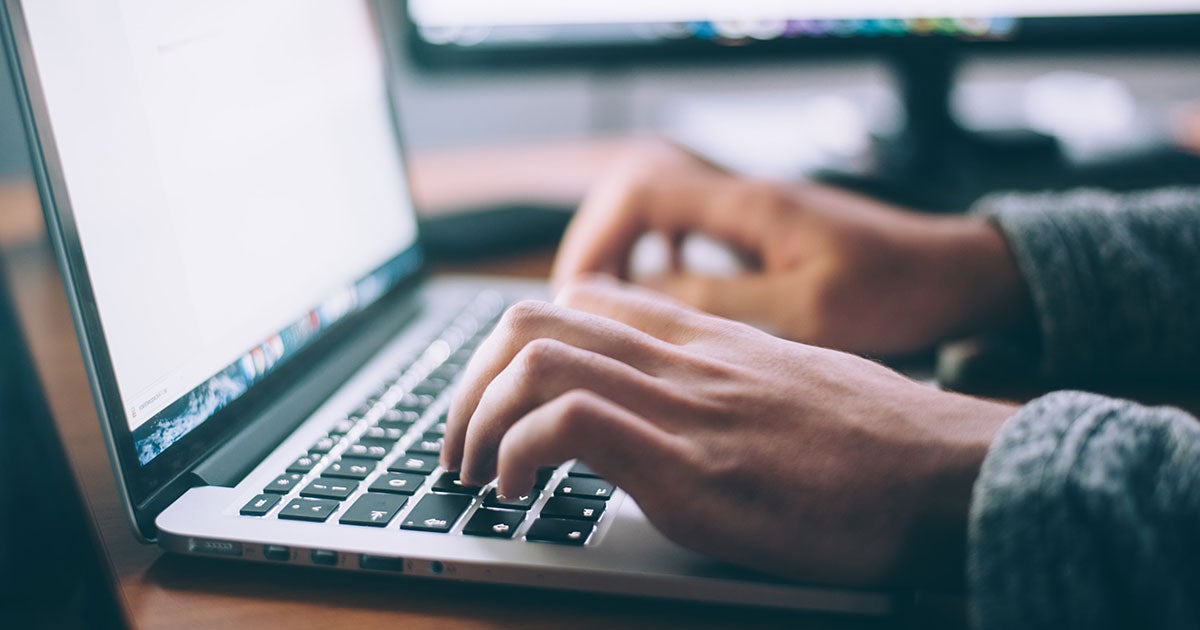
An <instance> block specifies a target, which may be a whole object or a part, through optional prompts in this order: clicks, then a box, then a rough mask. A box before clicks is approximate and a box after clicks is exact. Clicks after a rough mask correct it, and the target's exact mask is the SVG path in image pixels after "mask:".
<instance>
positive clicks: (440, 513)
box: [400, 494, 471, 533]
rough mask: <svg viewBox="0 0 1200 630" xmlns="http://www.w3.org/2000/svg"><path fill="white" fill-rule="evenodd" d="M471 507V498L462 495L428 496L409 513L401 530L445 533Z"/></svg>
mask: <svg viewBox="0 0 1200 630" xmlns="http://www.w3.org/2000/svg"><path fill="white" fill-rule="evenodd" d="M470 505H471V497H469V496H466V495H462V494H427V495H425V498H423V499H421V502H420V503H418V504H417V507H415V508H413V511H412V512H409V514H408V517H407V518H405V519H404V522H403V523H402V524H401V525H400V529H414V530H417V531H421V532H438V533H445V532H448V531H450V528H452V527H454V522H455V521H457V520H458V517H460V516H462V513H463V512H464V511H466V509H467V508H468V507H470Z"/></svg>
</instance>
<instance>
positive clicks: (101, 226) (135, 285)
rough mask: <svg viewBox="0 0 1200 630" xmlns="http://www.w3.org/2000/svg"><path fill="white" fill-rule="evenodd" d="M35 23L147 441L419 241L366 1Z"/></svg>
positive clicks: (33, 33)
mask: <svg viewBox="0 0 1200 630" xmlns="http://www.w3.org/2000/svg"><path fill="white" fill-rule="evenodd" d="M23 10H24V14H25V19H26V23H27V26H28V30H29V36H30V43H31V48H32V52H33V59H34V62H35V63H36V68H37V77H38V79H39V81H40V83H41V86H42V90H43V92H44V97H45V102H46V109H47V114H48V120H49V123H50V127H51V131H52V133H53V136H54V145H55V148H56V150H57V153H58V156H59V160H60V163H61V168H62V175H63V179H64V181H65V188H66V191H65V192H66V193H67V195H68V196H69V203H70V207H71V208H72V210H73V213H74V219H75V222H76V224H77V228H78V236H79V240H80V242H81V244H82V248H83V252H84V258H85V262H86V265H87V270H88V276H89V279H90V281H91V285H92V288H93V291H94V295H95V299H96V306H97V308H98V310H99V314H100V319H101V323H102V326H103V331H104V338H105V341H106V343H107V345H108V349H109V352H110V354H111V357H112V364H113V365H112V367H113V371H114V374H115V376H116V381H117V385H118V388H119V390H120V396H121V399H122V402H123V405H122V406H123V408H124V409H125V412H126V414H127V416H128V421H129V425H130V428H131V429H137V428H138V427H139V426H140V425H142V423H145V422H146V421H148V420H150V419H152V418H154V417H155V416H156V414H158V413H159V412H161V411H163V410H164V409H166V408H167V407H168V406H169V405H171V404H172V403H175V402H177V401H179V400H180V399H181V397H182V396H184V395H185V394H187V393H188V392H191V391H193V390H194V389H195V388H197V387H198V386H200V385H201V384H203V383H205V382H206V381H209V380H210V379H212V378H213V377H214V375H217V374H218V373H219V372H220V371H221V370H223V369H225V368H226V367H227V366H230V365H232V364H237V363H238V362H239V361H240V360H243V359H246V358H247V357H249V356H250V355H249V354H248V353H250V352H251V351H252V350H254V349H258V348H263V349H265V350H266V353H267V359H268V361H267V363H270V360H278V359H279V356H276V355H280V354H282V345H279V346H278V348H276V343H275V342H274V341H272V340H273V339H275V337H276V336H278V335H279V334H280V333H281V331H285V330H286V329H288V327H289V326H294V325H295V324H296V323H297V322H301V321H306V319H305V318H307V317H310V316H311V317H312V318H313V321H316V317H315V314H314V313H315V309H321V308H322V305H325V312H328V311H329V307H330V305H331V300H332V301H333V302H332V304H335V305H336V304H338V303H345V301H346V299H347V291H348V290H350V289H352V288H353V287H354V286H355V284H356V283H358V282H359V281H361V280H363V278H364V277H366V276H368V275H369V274H371V273H372V272H373V271H375V270H377V269H379V268H380V267H382V266H384V265H385V264H387V263H388V262H389V261H392V260H394V259H396V257H397V256H399V255H400V254H401V253H402V252H405V251H406V250H407V249H408V248H409V247H410V246H411V245H412V244H413V243H414V241H415V238H416V223H415V216H414V213H413V210H412V207H411V204H410V201H409V196H408V191H407V190H406V188H405V183H404V178H403V165H402V162H401V157H400V153H399V149H398V146H397V141H396V136H395V131H394V124H393V120H392V113H391V108H390V106H389V104H388V96H387V85H386V80H385V72H386V68H385V64H384V61H383V56H382V54H381V49H380V43H379V41H378V36H377V33H376V30H375V27H374V25H373V23H372V16H371V15H370V11H369V10H368V8H367V7H366V6H365V4H364V3H362V2H351V1H338V2H331V1H329V0H104V1H101V0H92V1H88V2H78V1H71V0H29V1H28V2H26V3H24V6H23ZM43 141H44V140H43ZM59 201H60V202H62V201H64V200H61V199H60V200H59ZM334 310H336V309H334ZM342 310H343V311H344V310H347V309H342ZM339 312H340V311H339ZM285 337H286V335H285ZM273 349H276V350H279V352H272V350H273ZM253 363H254V361H253V360H251V361H249V362H248V363H247V369H249V370H251V371H252V370H253V368H254V367H255V366H254V365H253ZM257 367H258V368H260V370H259V371H262V370H261V368H264V367H266V366H265V365H261V364H260V365H259V366H257ZM205 417H207V416H205ZM201 421H202V419H201ZM188 428H189V430H190V428H191V427H188ZM174 437H177V436H174ZM143 463H145V462H144V461H143Z"/></svg>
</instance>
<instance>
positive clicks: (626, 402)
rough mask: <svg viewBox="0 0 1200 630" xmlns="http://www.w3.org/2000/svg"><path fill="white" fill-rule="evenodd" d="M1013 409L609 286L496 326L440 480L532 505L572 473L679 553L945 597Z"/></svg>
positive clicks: (465, 396) (453, 421)
mask: <svg viewBox="0 0 1200 630" xmlns="http://www.w3.org/2000/svg"><path fill="white" fill-rule="evenodd" d="M1014 409H1015V408H1014V407H1012V406H1009V405H1004V404H999V403H995V402H990V401H986V400H980V399H975V398H970V397H967V396H961V395H958V394H953V393H949V392H944V391H940V390H938V389H935V388H932V387H929V386H926V385H923V384H919V383H916V382H914V381H912V380H910V379H908V378H906V377H904V376H901V375H900V374H897V373H896V372H893V371H891V370H889V369H887V368H885V367H883V366H882V365H879V364H878V363H875V362H873V361H869V360H866V359H863V358H861V357H856V356H853V355H849V354H845V353H842V352H836V351H833V350H827V349H823V348H813V347H810V346H805V345H801V344H796V343H792V342H789V341H786V340H783V339H779V338H778V337H774V336H771V335H768V334H766V333H764V332H762V331H761V330H757V329H754V328H751V327H750V326H746V325H744V324H739V323H736V322H731V321H729V320H726V319H721V318H718V317H713V316H711V315H706V314H703V313H700V312H697V311H695V310H693V309H691V308H688V307H686V306H683V305H680V304H679V303H677V302H675V301H673V300H670V299H668V298H665V297H663V296H662V295H661V294H658V293H654V292H651V291H646V290H644V289H638V288H635V287H628V286H623V285H618V284H617V283H613V282H605V281H590V282H575V283H572V284H571V285H569V286H568V287H566V288H564V290H563V291H561V292H560V293H559V295H558V298H557V303H556V304H547V303H542V302H523V303H520V304H517V305H516V306H514V307H513V308H511V309H509V311H508V312H507V313H506V314H505V316H504V317H503V318H502V319H501V321H500V323H499V325H497V327H496V329H495V331H494V332H493V333H492V334H491V335H490V336H489V337H488V339H487V340H486V341H485V342H484V343H483V344H482V345H481V346H480V347H479V350H478V351H477V352H476V353H475V356H474V357H473V358H472V359H471V363H470V365H468V367H467V369H466V371H465V372H464V373H463V380H462V382H461V383H460V384H459V386H458V388H457V390H456V391H455V396H454V402H453V404H452V405H451V409H450V414H449V417H448V419H447V423H446V424H447V427H446V439H445V446H444V447H443V449H442V454H441V463H442V465H443V466H445V467H446V468H447V469H449V470H460V471H461V476H462V480H463V482H464V483H466V484H468V485H483V484H486V483H488V481H489V480H491V479H492V478H494V477H496V476H497V475H499V482H498V486H497V488H498V490H499V492H501V493H502V494H507V495H509V496H520V495H522V494H527V493H528V492H529V490H530V487H531V485H532V484H533V480H534V477H535V473H536V471H537V469H538V468H540V467H542V466H548V465H557V464H560V463H562V462H563V461H566V460H568V459H572V458H580V459H582V460H583V461H586V462H587V463H588V465H590V466H591V467H592V468H593V469H595V470H596V471H597V472H599V473H600V474H601V475H603V476H604V478H606V479H608V480H610V481H612V482H613V483H615V484H617V485H619V486H620V487H621V488H623V489H624V490H625V491H627V492H628V493H629V494H630V496H632V497H633V498H634V499H635V500H636V501H637V503H638V505H639V506H640V507H641V509H642V510H643V512H644V513H645V514H646V516H647V517H648V518H649V519H650V521H651V522H652V523H653V524H654V525H655V526H656V527H658V528H659V529H660V530H661V531H662V532H663V533H664V534H665V535H666V536H667V537H669V538H671V539H672V540H675V541H676V542H679V543H681V544H683V545H685V546H688V547H691V548H693V549H696V550H698V551H701V552H704V553H707V554H709V555H712V556H714V557H717V558H721V559H724V560H728V561H730V562H734V563H737V564H741V565H743V566H748V567H752V568H755V569H759V570H762V571H768V572H771V573H775V574H778V575H782V576H785V577H788V578H793V579H798V580H808V581H820V582H824V583H830V584H847V585H856V586H859V585H875V584H901V583H905V584H913V585H917V584H925V585H939V584H940V585H944V584H958V583H961V581H962V569H963V562H962V553H963V550H964V549H965V544H964V540H965V537H966V524H967V510H968V505H969V503H970V497H971V488H972V487H973V485H974V482H975V478H976V476H977V475H978V472H979V467H980V464H981V462H982V461H983V458H984V456H985V455H986V453H987V451H988V445H989V444H990V443H991V441H992V439H993V437H994V436H995V434H996V431H997V430H998V429H999V427H1000V426H1001V424H1003V422H1004V421H1005V420H1006V419H1007V418H1008V417H1009V416H1011V415H1012V413H1013V411H1014Z"/></svg>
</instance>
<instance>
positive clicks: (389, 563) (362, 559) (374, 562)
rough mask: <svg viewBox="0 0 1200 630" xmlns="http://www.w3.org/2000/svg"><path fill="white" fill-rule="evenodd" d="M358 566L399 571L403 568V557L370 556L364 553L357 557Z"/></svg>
mask: <svg viewBox="0 0 1200 630" xmlns="http://www.w3.org/2000/svg"><path fill="white" fill-rule="evenodd" d="M358 566H359V567H360V568H363V569H370V570H372V571H395V572H397V573H399V572H401V571H403V570H404V558H389V557H387V556H372V555H368V554H365V553H364V554H362V555H360V556H359V557H358Z"/></svg>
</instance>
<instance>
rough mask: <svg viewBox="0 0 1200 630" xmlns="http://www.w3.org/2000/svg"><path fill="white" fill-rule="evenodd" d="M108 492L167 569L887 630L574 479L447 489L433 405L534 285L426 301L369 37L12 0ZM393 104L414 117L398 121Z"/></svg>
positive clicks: (129, 2)
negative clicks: (463, 583)
mask: <svg viewBox="0 0 1200 630" xmlns="http://www.w3.org/2000/svg"><path fill="white" fill-rule="evenodd" d="M4 6H5V8H6V13H5V15H4V27H5V29H4V30H5V31H6V33H7V34H8V39H7V43H8V46H9V49H10V53H11V54H10V57H11V58H15V59H16V60H17V61H18V63H17V64H16V65H15V67H14V74H15V75H16V76H17V77H18V79H17V83H18V89H19V92H20V94H21V96H22V97H23V100H24V101H25V107H26V118H27V121H26V122H27V125H28V127H29V129H30V137H31V140H32V144H33V146H34V147H35V153H36V155H35V161H36V170H37V171H38V175H39V182H40V187H41V195H42V200H43V206H44V208H45V212H46V219H47V223H48V226H49V229H50V233H51V237H52V240H53V242H54V245H55V248H56V250H57V255H58V256H59V262H60V266H61V270H62V273H63V276H64V279H65V284H66V286H67V290H68V293H69V299H70V302H71V304H72V308H73V310H74V316H75V321H76V328H77V332H78V336H79V339H80V343H81V345H82V349H83V355H84V357H85V362H86V363H87V368H88V370H89V374H90V378H91V384H92V389H93V394H94V397H95V401H96V406H97V409H98V412H99V416H100V418H101V422H102V424H103V428H104V431H105V435H106V439H107V442H108V448H109V451H110V454H111V459H112V463H113V470H114V472H115V474H116V477H117V479H118V482H119V483H118V486H119V487H120V488H121V493H122V499H123V501H124V505H125V508H126V510H127V512H128V516H129V519H130V522H131V523H132V524H133V527H134V531H135V533H136V534H137V536H138V537H140V538H141V539H142V540H144V541H147V542H156V543H157V544H158V545H160V546H161V547H162V548H164V549H166V550H167V551H170V552H174V553H181V554H194V555H203V556H212V557H218V558H228V559H230V560H241V561H250V562H265V563H275V564H290V565H296V566H305V567H321V568H327V569H329V570H347V571H362V572H371V573H377V574H378V573H384V574H395V575H399V576H407V577H422V578H429V579H440V580H469V581H476V582H491V583H502V584H509V585H526V586H535V587H546V588H558V589H573V590H580V591H595V592H605V593H618V594H628V595H642V596H651V597H663V598H678V599H690V600H700V601H705V602H716V603H732V604H743V605H754V606H768V607H779V608H792V609H819V610H827V611H841V612H850V613H861V614H884V613H887V612H889V611H891V610H892V609H893V606H894V603H895V600H894V598H893V596H891V595H890V594H888V593H881V592H869V591H856V590H846V589H834V588H825V587H821V586H815V585H801V584H794V583H789V582H786V581H782V580H779V579H775V578H772V577H768V576H763V575H759V574H756V573H752V572H749V571H745V570H741V569H738V568H735V567H732V566H730V565H727V564H723V563H720V562H717V561H715V560H712V559H709V558H707V557H705V556H702V555H700V554H697V553H695V552H692V551H689V550H686V549H684V548H682V547H680V546H678V545H676V544H674V543H672V542H670V541H668V540H667V539H666V538H665V537H663V536H662V535H661V534H659V533H658V532H657V531H656V530H655V529H654V528H653V527H652V526H651V525H650V524H649V522H648V521H647V520H646V518H645V517H644V515H643V514H642V513H641V511H640V510H639V509H638V506H637V504H636V503H635V501H634V500H633V499H632V498H630V497H629V496H628V495H626V494H625V493H624V492H623V491H621V490H620V489H619V488H614V487H613V486H612V485H611V484H609V483H608V482H606V481H605V480H603V479H598V478H596V476H595V475H594V473H593V472H592V471H591V470H590V469H588V468H587V467H586V465H585V464H583V463H580V462H565V463H564V464H562V465H561V466H559V467H557V468H550V469H545V470H543V472H542V474H541V476H540V478H539V484H538V488H537V491H536V492H534V493H532V494H531V495H530V496H527V497H520V498H518V499H513V500H510V501H501V500H500V499H499V498H498V497H497V496H496V493H495V492H494V488H492V487H490V486H489V487H484V488H480V489H476V488H466V487H463V486H462V485H461V484H458V483H457V479H456V478H455V477H454V475H452V474H447V473H445V472H444V471H442V470H441V469H439V468H438V466H437V459H438V450H439V449H440V447H441V441H442V434H443V431H444V429H445V414H446V409H447V405H448V404H449V403H448V392H449V391H451V390H452V389H453V386H454V382H455V380H456V378H457V375H458V371H459V370H460V369H461V368H462V367H463V365H464V364H465V363H466V362H467V361H468V359H469V358H470V355H471V352H472V349H473V348H474V347H475V346H476V345H477V344H478V343H479V342H480V340H481V339H483V338H484V337H485V336H486V335H487V333H488V331H489V330H490V328H491V326H492V325H493V324H494V323H495V322H496V321H497V318H499V317H500V316H501V314H502V313H503V311H504V309H505V307H506V305H508V304H511V303H513V302H514V301H516V300H520V299H525V298H538V297H539V296H543V295H545V292H546V289H545V287H544V286H543V285H542V284H540V283H532V282H517V281H501V280H495V279H485V278H470V277H466V278H449V279H431V278H429V277H427V276H426V274H425V273H424V271H425V269H424V260H423V256H422V248H421V244H420V235H419V234H418V231H417V227H416V220H415V213H414V211H413V206H412V202H411V200H410V196H409V191H408V182H407V180H406V177H405V175H404V173H405V171H404V158H403V152H402V150H401V145H400V142H399V138H398V133H397V125H396V117H395V115H394V111H393V107H392V102H393V100H394V99H393V96H395V95H394V94H393V92H394V90H393V87H394V86H391V85H390V84H389V82H388V80H387V76H388V67H389V56H390V48H389V43H390V42H392V41H393V40H392V38H390V37H388V36H387V34H386V30H387V29H386V28H383V27H384V26H386V24H385V22H384V21H383V20H381V19H380V15H382V14H383V12H382V11H381V10H380V8H379V7H378V6H375V5H373V4H371V3H366V2H357V1H350V0H344V1H340V2H329V1H328V0H87V1H83V0H4ZM399 96H400V97H401V98H402V97H403V95H402V94H401V95H399Z"/></svg>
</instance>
